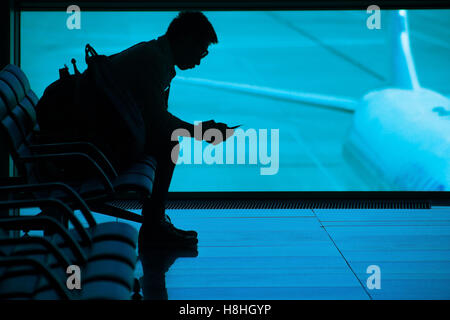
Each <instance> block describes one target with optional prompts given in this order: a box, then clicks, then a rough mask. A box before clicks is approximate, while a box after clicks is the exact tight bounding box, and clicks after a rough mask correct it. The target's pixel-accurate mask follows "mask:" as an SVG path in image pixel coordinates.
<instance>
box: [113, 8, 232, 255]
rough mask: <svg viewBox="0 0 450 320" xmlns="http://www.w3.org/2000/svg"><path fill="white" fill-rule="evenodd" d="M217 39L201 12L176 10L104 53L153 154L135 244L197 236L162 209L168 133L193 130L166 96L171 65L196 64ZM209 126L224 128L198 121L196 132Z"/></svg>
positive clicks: (169, 167)
mask: <svg viewBox="0 0 450 320" xmlns="http://www.w3.org/2000/svg"><path fill="white" fill-rule="evenodd" d="M217 42H218V40H217V35H216V33H215V31H214V29H213V27H212V25H211V23H210V22H209V21H208V19H207V18H206V17H205V16H204V15H203V14H202V13H201V12H181V13H179V15H178V16H177V17H176V18H175V19H174V20H173V21H172V22H171V23H170V25H169V27H168V29H167V32H166V34H164V35H163V36H161V37H159V38H158V39H156V40H152V41H149V42H141V43H138V44H136V45H134V46H132V47H130V48H128V49H126V50H124V51H122V52H120V53H118V54H115V55H113V56H111V57H110V58H111V69H112V70H111V71H112V72H114V73H115V75H116V78H117V82H118V83H117V84H118V85H119V86H121V87H123V88H126V89H127V90H128V91H129V92H130V93H131V95H132V96H133V98H134V99H135V101H136V103H137V105H138V106H140V108H141V111H142V115H143V118H144V123H145V128H146V147H145V151H146V153H148V154H150V155H153V156H154V157H155V158H156V160H157V170H156V176H155V181H154V185H153V192H152V194H151V197H150V198H149V199H147V200H146V201H145V203H144V207H143V210H142V214H143V216H144V223H143V225H142V227H141V230H140V232H139V244H140V246H145V245H161V246H169V247H172V246H175V247H176V246H195V245H196V244H197V242H198V241H197V233H196V232H195V231H184V230H180V229H177V228H175V227H174V226H173V225H172V223H171V222H170V219H169V218H168V216H167V215H166V214H165V204H166V200H167V195H168V191H169V186H170V182H171V179H172V175H173V171H174V168H175V164H176V160H177V158H178V152H179V145H178V140H177V141H172V140H171V136H172V133H173V132H174V130H176V129H185V130H186V132H188V133H189V134H186V135H184V136H190V137H194V130H195V126H194V125H193V124H190V123H187V122H185V121H183V120H181V119H179V118H177V117H176V116H174V115H172V114H171V113H170V112H168V110H167V109H168V105H167V102H168V97H169V91H170V83H171V81H172V79H173V78H174V77H175V66H177V67H178V68H179V69H180V70H187V69H192V68H194V67H195V66H198V65H200V61H201V59H203V58H204V57H205V56H206V55H207V54H208V47H209V45H210V44H211V43H217ZM210 128H215V129H218V130H220V132H225V130H226V129H227V125H226V124H224V123H216V122H214V121H208V122H203V124H202V132H204V131H206V130H208V129H210ZM202 137H203V135H202ZM202 137H200V139H202ZM196 138H199V137H196ZM226 138H228V137H227V136H225V135H224V139H226ZM214 144H217V141H215V143H214ZM172 150H174V153H172ZM173 154H175V156H174V157H172V155H173ZM173 158H175V159H173Z"/></svg>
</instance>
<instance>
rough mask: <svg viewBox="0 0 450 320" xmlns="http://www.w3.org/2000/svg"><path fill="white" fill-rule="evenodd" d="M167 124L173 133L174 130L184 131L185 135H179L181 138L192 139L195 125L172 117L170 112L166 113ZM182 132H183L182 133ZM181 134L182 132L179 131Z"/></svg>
mask: <svg viewBox="0 0 450 320" xmlns="http://www.w3.org/2000/svg"><path fill="white" fill-rule="evenodd" d="M167 117H168V119H167V123H168V124H169V127H170V130H171V131H172V132H173V131H174V130H176V129H184V130H186V131H187V133H186V134H181V136H182V137H194V135H195V125H193V124H192V123H189V122H186V121H183V120H181V119H180V118H178V117H176V116H174V115H173V114H171V113H170V112H167ZM184 130H183V131H184ZM180 133H182V131H180Z"/></svg>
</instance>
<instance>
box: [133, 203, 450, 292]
mask: <svg viewBox="0 0 450 320" xmlns="http://www.w3.org/2000/svg"><path fill="white" fill-rule="evenodd" d="M168 213H169V215H170V216H171V218H172V221H173V222H174V224H175V225H176V226H178V227H181V228H193V229H195V230H197V231H198V232H199V245H198V256H197V257H179V258H178V259H176V260H175V262H174V263H173V264H172V265H171V261H173V257H171V258H170V257H167V255H162V254H161V253H157V254H156V255H154V254H153V253H150V252H149V253H148V254H147V253H146V254H145V257H144V258H146V259H147V258H148V259H147V262H146V264H145V268H142V265H141V264H139V266H138V268H137V271H136V272H137V276H138V277H142V274H143V276H144V277H143V280H144V281H143V284H145V288H144V290H145V292H144V293H147V295H146V296H147V297H150V294H151V295H152V296H153V297H154V296H156V297H163V296H164V295H162V296H161V294H162V293H165V292H164V284H165V287H166V288H167V296H168V299H194V300H195V299H449V298H450V208H440V207H436V208H433V209H431V210H170V211H168ZM147 256H148V257H147ZM171 259H172V260H171ZM160 264H164V265H165V268H168V271H167V273H166V274H165V278H164V273H163V271H164V270H163V269H162V268H164V267H161V266H160ZM170 265H171V266H170ZM372 265H375V266H378V267H379V268H380V286H381V288H380V289H376V288H374V289H369V288H368V287H367V281H368V278H369V277H370V276H371V275H372V273H367V268H368V267H369V266H372ZM164 280H165V283H164ZM369 282H370V281H369ZM149 292H150V294H149Z"/></svg>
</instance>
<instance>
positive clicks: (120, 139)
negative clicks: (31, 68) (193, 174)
mask: <svg viewBox="0 0 450 320" xmlns="http://www.w3.org/2000/svg"><path fill="white" fill-rule="evenodd" d="M85 54H86V58H85V59H86V63H87V65H88V67H87V69H86V70H85V71H84V72H83V73H80V72H79V71H78V70H77V68H76V65H75V61H74V59H72V63H73V64H74V70H75V74H73V75H70V74H69V72H68V68H67V66H65V68H63V69H60V79H59V80H57V81H55V82H53V83H52V84H50V85H49V86H48V87H47V88H46V89H45V91H44V94H43V96H42V98H41V99H40V100H39V102H38V104H37V105H36V116H37V121H38V124H39V126H40V130H41V134H42V135H43V136H44V137H45V139H46V140H47V141H46V142H48V143H51V142H61V141H65V142H69V141H87V142H91V143H93V144H95V145H96V146H97V147H98V148H99V149H100V150H101V151H102V152H103V153H104V154H105V155H106V156H107V157H108V159H109V160H110V161H111V162H112V163H113V165H114V166H115V167H116V169H121V168H123V167H125V166H127V165H129V164H130V163H132V162H134V161H135V160H136V159H137V158H138V157H139V156H140V155H141V154H142V153H143V152H144V147H145V126H144V120H143V117H142V114H141V111H140V109H139V107H138V106H137V104H136V103H135V102H134V99H133V97H132V96H131V95H130V94H129V93H128V92H127V91H126V90H124V89H123V88H120V87H119V86H117V85H116V81H115V80H114V79H115V78H114V74H113V72H111V70H110V68H109V61H110V60H109V57H107V56H105V55H98V54H97V53H96V52H95V50H94V49H93V48H92V47H91V46H90V45H89V44H87V45H86V48H85Z"/></svg>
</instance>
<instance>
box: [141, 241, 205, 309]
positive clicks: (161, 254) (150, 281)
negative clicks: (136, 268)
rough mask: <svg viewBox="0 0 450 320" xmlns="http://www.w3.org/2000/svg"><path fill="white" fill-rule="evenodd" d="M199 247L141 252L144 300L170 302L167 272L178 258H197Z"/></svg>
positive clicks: (147, 249)
mask: <svg viewBox="0 0 450 320" xmlns="http://www.w3.org/2000/svg"><path fill="white" fill-rule="evenodd" d="M197 256H198V249H197V247H194V248H188V249H174V248H169V249H168V248H145V250H142V251H140V252H139V259H140V260H141V263H142V270H143V276H142V277H141V278H140V279H139V282H140V285H141V288H142V294H143V298H144V300H168V298H169V297H168V295H167V288H166V272H167V271H169V269H170V267H171V266H172V265H173V264H174V262H175V261H176V260H177V259H178V258H187V257H190V258H195V257H197Z"/></svg>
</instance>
